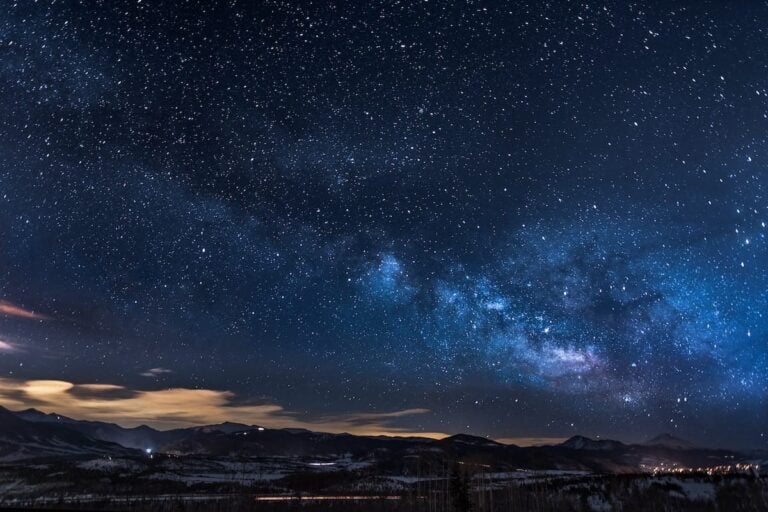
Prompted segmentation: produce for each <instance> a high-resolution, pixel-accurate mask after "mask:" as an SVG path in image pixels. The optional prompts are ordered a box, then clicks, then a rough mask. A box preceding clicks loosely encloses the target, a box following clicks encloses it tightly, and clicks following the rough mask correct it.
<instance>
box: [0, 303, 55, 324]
mask: <svg viewBox="0 0 768 512" xmlns="http://www.w3.org/2000/svg"><path fill="white" fill-rule="evenodd" d="M0 315H6V316H15V317H19V318H28V319H30V320H48V319H49V318H50V317H48V316H46V315H43V314H42V313H38V312H36V311H32V310H31V309H26V308H23V307H21V306H18V305H16V304H13V303H11V302H8V301H6V300H0Z"/></svg>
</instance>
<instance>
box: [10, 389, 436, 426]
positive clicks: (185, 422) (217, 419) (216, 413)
mask: <svg viewBox="0 0 768 512" xmlns="http://www.w3.org/2000/svg"><path fill="white" fill-rule="evenodd" d="M234 399H235V395H234V394H233V393H232V392H230V391H220V390H213V389H188V388H171V389H160V390H135V389H129V388H126V387H123V386H118V385H114V384H76V383H73V382H68V381H61V380H18V379H9V378H0V405H3V406H4V407H7V408H9V409H23V408H27V407H35V408H37V409H40V410H42V411H45V412H56V413H58V414H63V415H65V416H72V417H74V418H78V419H87V420H97V421H107V422H114V423H118V424H120V425H123V426H126V427H132V426H138V425H142V424H147V425H151V426H154V427H157V428H180V427H190V426H197V425H205V424H210V423H221V422H225V421H232V422H238V423H246V424H252V425H262V426H265V427H268V428H305V429H309V430H314V431H321V432H335V433H341V432H349V433H351V434H357V435H389V436H420V437H431V438H442V437H445V436H446V434H444V433H441V432H419V431H412V430H409V429H407V428H403V427H401V426H399V425H397V424H396V422H397V420H399V419H401V418H407V417H412V416H416V415H421V414H426V413H428V412H429V410H428V409H404V410H400V411H390V412H384V413H371V412H365V413H349V414H338V415H326V416H320V417H315V418H311V417H305V416H302V415H300V414H298V413H296V412H293V411H288V410H286V409H284V408H283V407H282V406H280V405H277V404H256V405H248V404H237V403H234Z"/></svg>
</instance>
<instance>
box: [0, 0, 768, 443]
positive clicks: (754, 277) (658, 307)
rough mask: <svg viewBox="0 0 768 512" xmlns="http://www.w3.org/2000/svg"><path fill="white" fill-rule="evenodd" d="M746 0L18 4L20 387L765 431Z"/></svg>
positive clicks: (12, 264)
mask: <svg viewBox="0 0 768 512" xmlns="http://www.w3.org/2000/svg"><path fill="white" fill-rule="evenodd" d="M364 4H367V5H364ZM727 4H729V3H728V2H719V1H718V2H704V1H699V0H696V1H687V2H686V1H683V2H640V3H627V2H619V1H617V2H612V1H607V2H597V3H587V4H577V3H567V4H566V3H565V2H550V3H544V2H530V3H528V4H526V3H524V2H509V3H508V4H506V5H504V4H503V3H502V2H490V1H488V2H481V1H477V2H442V1H438V0H430V1H419V2H417V1H398V2H349V3H330V2H325V1H319V2H312V3H310V2H299V1H242V2H239V1H234V0H233V1H227V2H224V1H221V2H203V1H193V0H188V1H182V0H177V1H175V2H171V1H160V0H135V1H133V2H123V1H117V0H114V1H113V0H109V1H106V0H105V1H90V0H89V1H86V0H83V1H81V2H75V1H62V0H58V1H53V0H47V1H44V0H39V1H34V2H33V1H23V2H18V3H13V2H8V3H7V4H5V5H4V6H3V8H2V12H0V404H2V405H5V406H7V407H11V408H15V409H19V408H24V407H38V408H41V409H43V410H46V411H57V412H60V413H65V414H71V415H74V416H76V417H87V418H96V419H107V420H111V421H117V422H119V423H121V424H125V425H136V424H140V423H149V424H152V425H155V426H158V427H170V426H183V425H189V424H197V423H212V422H215V421H223V420H225V419H229V420H233V421H243V422H248V423H258V424H265V425H267V426H274V427H277V426H303V427H306V428H311V429H314V430H330V431H345V430H346V431H352V432H356V433H390V434H408V433H426V434H427V435H439V434H441V433H444V434H451V433H456V432H466V433H470V434H475V435H482V436H490V437H492V438H495V439H503V440H508V441H510V442H520V443H528V442H533V441H535V440H536V439H539V440H543V441H547V440H550V441H554V440H556V439H559V438H565V437H568V436H571V435H574V434H583V435H588V436H601V437H603V438H605V437H610V438H618V439H621V440H625V441H637V440H643V439H646V438H649V437H652V436H654V435H656V434H658V433H660V432H670V433H672V434H674V435H676V436H680V437H683V438H687V439H690V440H692V441H695V442H698V443H702V444H705V445H719V446H730V447H766V446H768V318H766V315H768V268H767V265H768V240H766V233H767V232H768V228H766V223H768V195H767V194H768V175H767V174H766V169H767V168H768V146H767V144H768V140H767V139H768V6H767V5H766V4H764V3H762V2H738V3H732V4H731V5H727Z"/></svg>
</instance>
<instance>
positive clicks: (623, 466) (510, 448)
mask: <svg viewBox="0 0 768 512" xmlns="http://www.w3.org/2000/svg"><path fill="white" fill-rule="evenodd" d="M147 449H150V450H152V451H153V452H155V453H168V454H173V455H176V456H195V457H203V456H204V457H218V458H221V457H224V458H227V457H235V458H238V459H244V458H245V459H247V458H259V457H300V458H310V459H316V460H330V459H334V458H336V459H338V458H339V457H346V458H352V459H354V460H360V461H367V462H366V464H369V463H372V464H376V465H379V466H381V467H383V468H398V467H399V468H400V469H402V468H403V466H404V465H408V464H410V463H411V462H409V461H413V460H414V457H416V458H417V459H418V460H420V461H422V462H424V463H428V464H437V465H440V464H442V463H444V462H445V461H465V462H466V463H471V464H480V465H482V466H483V467H494V468H499V469H500V470H510V469H518V468H528V469H558V470H576V471H593V472H607V473H633V472H638V471H647V470H648V468H649V467H652V466H653V465H655V464H669V465H676V466H688V467H704V466H713V465H717V464H724V463H732V462H733V461H735V460H746V457H745V456H743V455H741V454H738V453H736V452H731V451H728V450H709V449H702V448H696V447H694V446H693V445H692V444H691V443H688V442H687V441H684V440H681V439H678V438H675V437H672V436H669V435H661V436H657V437H655V438H653V439H651V440H649V441H648V442H647V443H642V444H625V443H621V442H619V441H615V440H610V439H606V440H602V439H597V440H596V439H590V438H588V437H584V436H574V437H571V438H570V439H568V440H567V441H565V442H564V443H561V444H559V445H552V446H532V447H519V446H515V445H505V444H501V443H498V442H496V441H494V440H492V439H487V438H484V437H478V436H472V435H467V434H457V435H454V436H450V437H446V438H444V439H439V440H434V439H427V438H418V437H411V438H401V437H384V436H378V437H374V436H356V435H351V434H329V433H322V432H312V431H309V430H303V429H271V428H264V427H260V426H256V425H245V424H241V423H229V422H227V423H221V424H218V425H206V426H200V427H191V428H184V429H174V430H167V431H159V430H155V429H153V428H151V427H148V426H139V427H134V428H124V427H121V426H119V425H116V424H113V423H106V422H98V421H81V420H75V419H72V418H68V417H66V416H61V415H58V414H46V413H43V412H40V411H37V410H35V409H27V410H24V411H19V412H15V413H14V412H11V411H8V410H6V409H2V408H0V460H3V458H4V459H5V460H21V459H24V458H36V457H54V456H61V455H67V456H72V455H76V456H80V455H82V456H86V455H90V456H93V455H120V456H126V455H132V456H143V454H142V452H143V451H144V450H147ZM138 450H141V452H140V451H138ZM430 461H431V462H430Z"/></svg>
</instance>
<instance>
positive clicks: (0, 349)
mask: <svg viewBox="0 0 768 512" xmlns="http://www.w3.org/2000/svg"><path fill="white" fill-rule="evenodd" d="M20 350H21V349H20V348H19V346H18V345H16V344H15V343H11V342H10V341H5V340H0V354H2V353H10V352H18V351H20Z"/></svg>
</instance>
